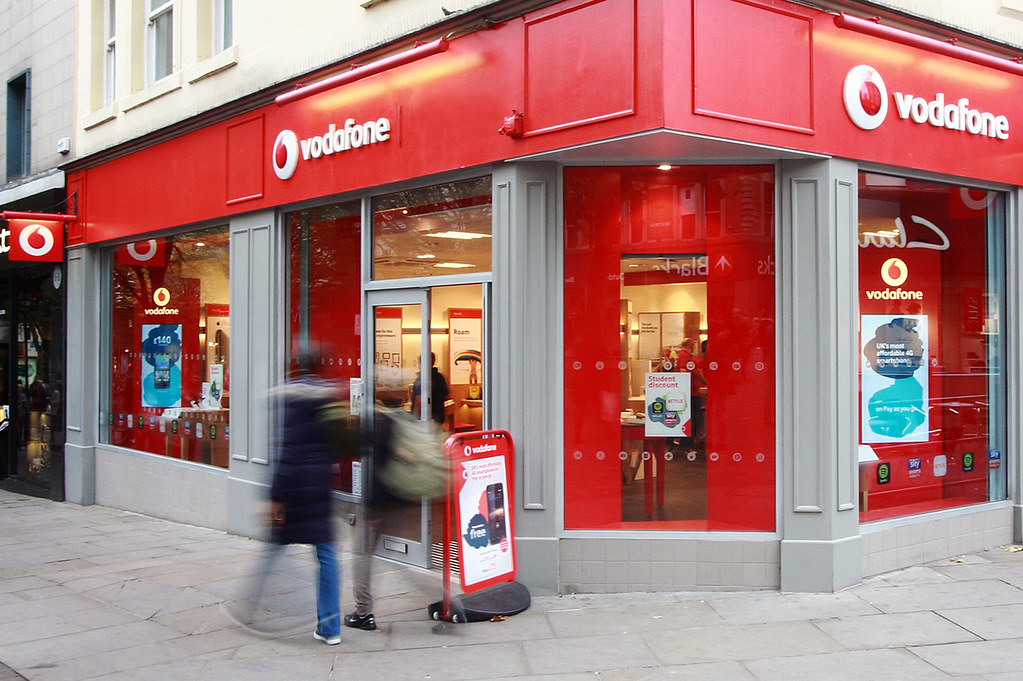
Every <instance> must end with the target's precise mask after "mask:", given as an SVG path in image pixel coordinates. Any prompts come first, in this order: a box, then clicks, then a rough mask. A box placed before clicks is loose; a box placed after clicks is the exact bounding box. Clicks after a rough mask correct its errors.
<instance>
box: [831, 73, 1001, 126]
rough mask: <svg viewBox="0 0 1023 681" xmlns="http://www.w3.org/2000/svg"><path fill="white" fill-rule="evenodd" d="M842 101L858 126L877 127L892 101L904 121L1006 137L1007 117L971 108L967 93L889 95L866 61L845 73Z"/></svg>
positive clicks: (886, 113)
mask: <svg viewBox="0 0 1023 681" xmlns="http://www.w3.org/2000/svg"><path fill="white" fill-rule="evenodd" d="M842 101H843V102H844V103H845V111H846V113H848V114H849V119H850V120H852V122H853V123H854V124H855V125H856V127H858V128H860V129H862V130H875V129H877V128H878V127H880V126H881V124H882V123H884V121H885V119H886V118H887V116H888V112H889V110H890V109H891V107H890V106H889V102H890V101H892V102H894V103H895V107H894V111H895V114H896V115H897V116H898V117H899V118H900V119H902V120H904V121H907V120H908V121H912V122H913V123H916V124H918V125H930V126H932V127H935V128H945V129H946V130H952V131H957V132H965V133H967V134H969V135H978V136H981V137H994V138H995V139H1000V140H1007V139H1009V119H1008V118H1007V117H1006V116H1002V115H997V114H993V113H990V112H987V111H981V110H979V109H974V108H972V107H971V106H970V100H969V98H967V97H959V98H955V97H951V96H947V95H945V93H943V92H938V93H936V94H935V95H934V96H933V97H930V98H929V99H928V98H927V97H922V96H919V95H916V94H912V93H908V92H892V94H891V97H890V98H889V96H888V88H887V86H886V85H885V81H884V78H882V77H881V74H880V73H879V72H878V71H877V69H874V68H873V67H871V66H867V65H866V64H860V65H859V66H855V67H853V68H852V69H850V71H849V73H847V74H846V76H845V82H844V84H843V86H842Z"/></svg>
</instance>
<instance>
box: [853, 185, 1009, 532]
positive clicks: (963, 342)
mask: <svg viewBox="0 0 1023 681" xmlns="http://www.w3.org/2000/svg"><path fill="white" fill-rule="evenodd" d="M1004 254H1005V202H1004V196H1003V195H1002V194H1000V193H998V192H989V191H984V190H974V189H971V188H968V187H961V186H955V185H946V184H938V183H933V182H920V181H915V180H909V179H904V178H899V177H891V176H887V175H878V174H873V173H860V175H859V281H860V293H859V310H860V316H859V324H860V355H859V362H860V367H859V376H860V385H859V397H860V400H859V405H860V406H859V411H860V419H859V424H860V444H859V471H860V477H859V484H860V520H861V521H864V522H866V521H871V520H880V519H883V518H891V517H896V516H904V515H910V514H914V513H921V512H925V511H934V510H938V509H943V508H950V507H954V506H964V505H967V504H976V503H981V502H985V501H995V500H1000V499H1005V498H1006V493H1007V492H1006V470H1005V467H1006V463H1005V452H1006V407H1005V404H1006V381H1005V366H1006V363H1005V336H1004V329H1005V326H1006V324H1005V321H1004V320H1003V319H1002V315H1003V314H1004V309H1005V304H1004V300H1005V256H1004Z"/></svg>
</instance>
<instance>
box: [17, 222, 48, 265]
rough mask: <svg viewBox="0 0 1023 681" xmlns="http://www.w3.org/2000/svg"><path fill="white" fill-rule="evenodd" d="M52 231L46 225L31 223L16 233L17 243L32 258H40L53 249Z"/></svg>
mask: <svg viewBox="0 0 1023 681" xmlns="http://www.w3.org/2000/svg"><path fill="white" fill-rule="evenodd" d="M54 243H56V240H55V239H54V238H53V232H51V231H50V228H49V227H47V226H46V225H40V224H38V223H33V224H31V225H28V226H27V227H25V228H24V229H23V230H21V233H20V234H19V235H18V245H19V246H20V247H21V250H22V251H24V252H25V253H26V254H28V255H30V256H32V257H33V258H41V257H43V256H44V255H46V254H47V253H49V252H50V251H52V250H53V244H54Z"/></svg>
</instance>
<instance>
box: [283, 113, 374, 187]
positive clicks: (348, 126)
mask: <svg viewBox="0 0 1023 681" xmlns="http://www.w3.org/2000/svg"><path fill="white" fill-rule="evenodd" d="M389 139H391V121H390V119H388V118H378V119H376V120H375V121H367V122H365V123H358V122H356V121H355V119H354V118H349V119H347V120H346V121H345V122H344V124H343V125H341V126H338V125H336V124H334V123H331V124H330V125H329V126H327V130H326V131H325V132H324V133H323V134H320V135H314V136H312V137H307V138H305V139H299V137H298V135H297V134H296V133H295V132H294V131H292V130H281V131H280V133H278V135H277V139H276V140H275V141H274V146H273V151H272V152H271V162H272V163H273V167H274V173H276V174H277V177H278V178H280V179H282V180H288V179H291V176H292V175H294V174H295V169H296V168H298V162H299V161H311V160H315V159H319V158H323V157H326V156H333V155H335V154H340V153H343V152H345V151H350V150H352V149H358V148H359V147H364V146H369V145H371V144H379V143H381V142H386V141H388V140H389Z"/></svg>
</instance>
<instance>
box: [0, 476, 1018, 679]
mask: <svg viewBox="0 0 1023 681" xmlns="http://www.w3.org/2000/svg"><path fill="white" fill-rule="evenodd" d="M0 518H3V522H2V523H0V663H6V666H3V665H2V664H0V681H23V679H27V680H28V681H171V680H173V681H228V680H233V679H245V680H246V681H260V680H262V679H268V680H269V679H273V680H274V681H278V680H279V679H290V678H296V679H303V680H305V679H311V680H319V679H323V681H338V680H339V679H340V680H344V679H352V680H358V681H366V680H367V679H388V681H391V680H392V679H394V680H395V681H406V680H408V681H411V680H416V681H423V680H434V679H443V680H444V681H474V680H476V679H487V680H488V681H514V680H519V679H527V678H528V679H538V680H540V681H583V680H584V679H587V680H589V681H667V680H669V679H670V680H672V681H690V680H693V681H695V680H696V679H700V681H719V680H720V681H782V680H784V681H802V680H803V679H807V680H809V679H813V681H819V680H821V679H824V680H826V681H845V680H846V679H849V680H850V681H852V680H853V679H855V680H856V681H871V680H872V679H884V681H888V680H889V679H898V680H899V681H916V680H917V679H920V680H923V679H927V680H928V681H931V680H932V679H933V680H935V681H942V680H943V679H952V678H954V679H956V681H1023V662H1021V660H1023V552H1021V551H1016V550H1007V549H1006V550H1002V549H1000V548H999V547H995V548H992V549H991V550H989V551H981V552H978V553H976V554H970V555H967V556H961V557H955V558H954V559H945V560H941V561H935V562H933V563H930V564H927V565H920V566H916V567H913V568H908V569H905V570H899V571H895V572H891V573H887V574H884V575H877V576H874V577H870V578H868V579H866V580H864V582H863V583H862V584H859V585H856V586H853V587H851V588H849V589H846V590H844V591H841V592H839V593H835V594H789V593H778V592H774V591H746V592H742V591H738V592H676V593H629V594H576V595H565V596H542V597H534V598H533V601H532V605H531V607H530V608H529V610H527V611H526V612H524V613H521V614H519V615H516V616H513V617H511V618H508V619H507V620H505V621H502V622H479V623H472V624H467V625H453V624H447V623H445V624H442V623H437V622H433V621H432V620H429V619H428V618H427V614H426V606H427V605H428V604H429V603H431V602H433V601H436V600H437V599H439V597H440V583H441V580H440V574H439V572H438V571H430V570H423V569H420V568H412V567H408V566H403V565H400V564H397V563H393V562H389V561H384V560H375V561H374V564H373V571H374V590H375V591H376V593H377V596H378V597H377V602H376V608H375V610H376V613H375V614H376V615H377V622H378V627H379V628H378V630H377V631H373V632H365V631H359V630H349V629H344V630H343V631H342V639H343V640H342V643H341V645H339V646H325V645H323V644H322V643H320V642H318V641H315V640H314V639H313V638H312V636H311V632H312V628H313V626H314V593H315V560H314V558H313V553H312V551H311V549H310V548H309V547H289V549H288V550H287V551H286V552H285V555H284V556H283V557H282V559H281V561H279V563H278V564H276V565H275V567H274V570H273V572H272V576H271V578H270V580H269V581H268V582H267V585H268V588H267V590H266V597H265V598H264V599H263V600H262V601H261V602H260V607H261V608H262V610H261V614H263V615H265V616H266V617H265V619H264V620H263V622H264V624H273V625H275V626H277V627H278V628H277V629H276V630H273V631H262V632H256V631H253V630H252V629H251V628H245V627H242V626H239V624H238V622H237V621H235V620H234V619H232V618H231V617H230V616H229V612H230V611H231V606H232V605H237V604H238V603H239V602H240V601H239V599H240V598H242V597H244V595H245V594H246V593H247V591H246V589H247V585H248V581H247V578H248V577H250V576H251V575H252V573H253V572H254V571H255V570H258V569H259V568H260V562H259V561H260V556H261V553H262V551H263V548H264V546H265V544H263V543H262V542H259V541H254V540H250V539H246V538H241V537H234V536H231V535H228V534H225V533H223V532H217V531H215V530H207V529H204V528H196V527H192V526H187V525H180V524H176V523H172V522H167V521H163V520H158V519H154V518H146V517H144V516H139V515H137V514H133V513H127V512H124V511H118V510H115V509H108V508H103V507H100V506H90V507H81V506H74V505H72V504H62V503H55V502H51V501H48V500H41V499H32V498H29V497H21V496H19V495H16V494H11V493H7V492H3V491H0ZM344 529H345V532H344V535H345V536H347V535H349V534H350V531H349V530H348V529H347V528H344ZM352 545H353V544H352V543H351V542H349V543H348V544H342V553H341V563H342V572H343V577H344V579H345V582H344V587H343V589H342V601H343V608H344V610H345V612H348V611H349V610H350V609H351V607H352V597H351V586H350V580H351V574H352V572H351V570H352V566H353V564H354V560H355V558H356V556H355V555H354V554H353V553H352V552H351V550H350V549H351V546H352Z"/></svg>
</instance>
